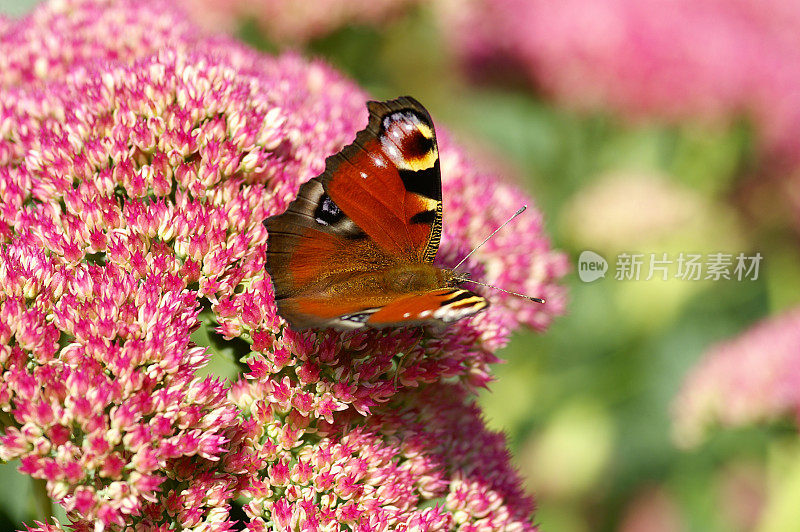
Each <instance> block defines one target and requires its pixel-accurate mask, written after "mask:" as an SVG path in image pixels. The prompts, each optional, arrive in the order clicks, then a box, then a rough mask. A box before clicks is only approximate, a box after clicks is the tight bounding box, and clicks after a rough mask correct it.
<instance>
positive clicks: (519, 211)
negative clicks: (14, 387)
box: [453, 205, 528, 297]
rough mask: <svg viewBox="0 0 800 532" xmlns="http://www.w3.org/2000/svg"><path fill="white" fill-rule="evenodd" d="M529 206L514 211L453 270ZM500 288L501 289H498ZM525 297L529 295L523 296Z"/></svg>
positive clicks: (456, 266) (457, 265)
mask: <svg viewBox="0 0 800 532" xmlns="http://www.w3.org/2000/svg"><path fill="white" fill-rule="evenodd" d="M527 208H528V206H527V205H523V206H522V208H520V210H518V211H517V212H515V213H514V215H513V216H512V217H511V218H509V219H508V220H506V221H505V222H503V224H502V225H501V226H500V227H498V228H497V229H495V230H494V231H492V234H491V235H489V236H487V237H486V238H485V239H484V240H483V242H481V243H480V244H478V245H477V246H475V247H474V248H472V251H470V252H469V253H467V256H466V257H464V258H463V259H461V262H459V263H458V264H456V265H455V267H454V268H453V270H455V269H456V268H458V267H459V266H461V265H462V264H464V261H466V260H467V259H468V258H469V256H470V255H472V254H473V253H475V252H476V251H477V250H478V249H479V248H480V247H481V246H482V245H484V244H485V243H487V242H488V241H489V239H490V238H492V237H493V236H494V235H496V234H497V232H498V231H499V230H500V229H502V228H503V227H505V226H506V225H508V223H509V222H510V221H511V220H513V219H514V218H516V217H517V216H519V215H520V214H522V213H523V212H525V209H527ZM465 280H466V279H465ZM470 282H475V281H470ZM498 290H499V289H498ZM523 297H527V296H523Z"/></svg>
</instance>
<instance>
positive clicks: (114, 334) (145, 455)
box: [0, 0, 566, 530]
mask: <svg viewBox="0 0 800 532" xmlns="http://www.w3.org/2000/svg"><path fill="white" fill-rule="evenodd" d="M185 20H186V19H185V15H184V14H183V13H182V12H181V11H180V10H178V9H177V8H175V7H174V6H173V5H172V4H171V3H168V2H162V1H160V0H145V1H142V0H138V1H137V0H59V1H53V2H50V3H45V4H43V5H41V6H40V7H38V8H37V9H36V10H35V11H34V12H33V13H32V14H31V15H30V16H28V17H27V18H24V19H21V20H19V21H17V22H14V23H11V24H9V25H7V26H6V27H5V28H4V29H3V31H2V33H1V34H0V58H2V59H0V60H2V61H5V63H4V65H3V68H1V69H0V71H2V74H0V77H2V80H3V81H2V83H0V318H1V319H0V366H1V368H2V373H0V408H2V409H3V411H4V412H6V413H7V414H8V416H7V421H6V423H4V426H3V431H2V434H0V458H2V459H3V460H10V459H19V460H20V461H21V464H22V466H21V469H22V471H23V472H25V473H26V474H29V475H31V476H33V477H35V478H41V479H45V480H46V481H47V489H48V493H49V495H50V496H51V497H52V498H53V499H54V500H55V501H57V502H58V503H59V504H61V505H63V506H64V507H65V508H66V509H67V510H68V512H69V515H70V518H71V520H72V526H73V527H75V529H77V530H93V529H94V528H95V526H96V525H95V523H101V524H102V526H105V527H106V528H107V529H112V530H116V529H122V528H125V527H129V526H132V524H133V523H136V527H138V528H136V529H141V530H167V529H175V528H181V529H184V528H197V529H203V530H230V529H231V527H232V526H233V525H234V522H233V519H232V518H231V515H230V511H231V508H232V505H233V504H234V503H233V501H235V500H236V499H237V498H239V497H240V496H245V497H247V498H248V500H249V502H248V504H247V505H246V506H245V512H246V514H247V516H248V518H249V519H250V521H249V523H248V526H249V527H250V529H251V530H262V529H280V530H288V529H290V528H291V529H297V528H302V529H308V530H312V529H318V528H330V527H333V528H334V529H338V527H339V526H340V525H344V524H347V525H350V526H352V527H353V528H356V529H358V530H386V529H390V528H396V527H398V526H401V525H404V526H407V527H409V528H411V527H415V528H419V529H422V530H433V529H437V528H438V529H443V528H448V529H449V528H453V527H455V526H461V527H463V529H465V530H478V529H487V528H502V527H505V528H508V529H509V530H512V529H518V530H523V529H531V528H532V525H531V524H530V516H531V511H532V502H531V500H530V499H529V498H528V497H527V496H526V495H525V494H524V493H523V492H522V491H521V489H520V488H519V485H518V484H519V483H518V478H517V475H516V473H515V472H514V471H513V470H512V469H511V468H510V466H509V464H508V456H507V453H506V451H505V446H504V444H503V441H502V437H500V436H498V435H496V434H493V433H491V432H489V431H487V430H486V428H485V427H484V425H483V423H482V422H481V420H480V414H479V412H478V411H477V409H476V408H475V407H474V405H472V399H471V397H470V390H471V389H472V388H474V387H477V386H483V385H485V384H486V383H487V382H488V380H489V379H490V375H489V370H488V364H489V363H490V362H493V361H494V360H495V357H494V355H493V354H492V351H493V349H494V348H495V347H497V346H498V345H501V344H502V343H503V342H505V341H506V339H507V337H508V334H509V332H510V330H512V329H513V328H515V327H517V326H518V325H519V324H521V323H526V324H530V325H533V326H535V327H539V328H543V327H545V326H546V325H547V324H548V323H549V321H550V320H551V319H552V317H553V316H554V315H556V314H558V313H560V312H561V311H562V310H563V299H564V298H563V292H562V289H561V288H560V287H558V286H557V285H556V284H555V282H556V281H557V279H558V277H560V276H561V275H562V274H563V273H564V271H565V269H566V262H565V259H564V257H563V256H562V255H561V254H559V253H555V252H553V251H552V250H551V249H550V247H549V244H548V241H547V239H546V237H545V236H544V235H543V233H542V228H541V219H540V216H539V215H538V214H535V215H533V216H530V217H529V218H528V219H527V220H523V221H522V222H521V223H520V224H519V225H518V226H517V227H515V228H514V230H513V232H508V233H506V234H505V235H504V236H501V237H500V238H499V239H498V240H496V241H495V242H494V243H493V244H492V245H490V246H487V247H486V248H484V249H482V250H481V251H480V252H478V253H476V254H475V255H473V257H472V258H471V263H470V264H471V266H472V271H473V273H474V276H475V278H476V279H479V280H488V281H494V282H496V283H497V284H499V285H501V286H506V287H508V288H512V289H517V290H527V291H529V292H532V293H534V294H536V295H542V296H545V297H548V298H549V299H550V300H551V302H550V303H548V304H547V305H545V306H535V305H533V304H530V306H529V307H523V306H522V303H521V302H520V301H516V300H512V299H510V298H506V297H497V298H495V297H494V296H493V295H492V296H490V297H491V298H492V300H493V303H494V305H493V306H492V307H491V308H490V309H489V311H487V312H486V313H484V314H483V315H482V316H481V317H480V318H479V319H474V320H471V321H470V320H462V321H461V322H458V323H457V324H456V325H454V326H452V327H450V328H448V329H447V330H446V331H444V332H441V331H433V330H422V329H419V328H414V329H395V330H386V331H367V332H357V333H347V334H339V333H335V332H332V331H319V332H305V333H302V334H300V333H297V332H295V331H292V330H290V329H288V328H287V327H286V325H285V323H284V322H283V321H282V319H281V318H280V317H279V316H278V315H277V314H276V309H275V305H274V301H273V294H272V289H271V285H270V282H269V279H268V277H267V275H266V273H265V271H264V261H265V247H266V241H267V234H266V229H265V228H264V226H263V224H262V221H263V220H264V218H265V217H267V216H269V215H272V214H276V213H279V212H282V210H283V209H284V208H285V207H286V205H287V204H288V202H289V201H291V199H293V197H294V194H295V193H296V191H297V189H298V187H299V186H300V184H301V183H302V182H304V181H305V180H307V179H308V178H310V177H312V176H314V175H316V174H318V173H319V172H320V171H321V170H322V168H323V167H324V160H325V157H326V156H327V155H330V154H331V153H333V152H335V151H336V150H338V149H339V148H340V147H341V146H342V145H344V144H345V143H347V142H349V141H351V139H352V138H353V136H354V135H355V132H356V131H357V130H359V129H360V128H362V127H363V126H364V124H365V123H366V118H367V117H366V109H365V105H364V102H365V99H366V95H365V94H364V93H363V92H361V91H360V90H359V89H357V88H356V87H354V86H353V85H352V84H351V83H350V82H348V81H346V80H344V79H343V78H342V77H341V76H340V75H339V74H337V73H336V72H334V71H333V70H332V69H330V68H328V67H327V66H325V65H322V64H319V63H308V62H306V61H304V60H302V59H300V58H298V57H297V56H294V55H286V56H282V57H279V58H272V57H265V56H262V55H259V54H257V53H255V52H253V51H250V50H248V49H246V48H244V47H242V46H240V45H238V44H236V43H235V42H233V41H229V40H227V39H225V38H219V37H209V36H206V35H205V34H204V33H203V32H202V31H201V30H199V29H197V28H195V27H193V26H191V25H190V24H188V23H186V21H185ZM110 21H116V22H115V23H116V24H119V23H120V21H124V24H123V25H122V26H113V27H115V28H117V29H118V31H113V32H110V31H109V24H110V23H111V22H110ZM151 28H159V30H158V31H157V32H156V33H155V34H154V35H155V37H153V36H151V34H150V33H149V30H150V29H151ZM30 61H33V62H34V63H38V64H39V65H41V66H38V67H37V66H36V65H33V66H32V65H31V64H30ZM442 137H443V138H442V142H441V146H440V152H441V154H442V167H443V173H444V175H443V179H444V195H445V209H446V211H447V215H446V220H445V228H446V229H445V230H446V232H445V235H444V238H443V242H442V246H441V248H442V249H441V256H440V260H441V261H443V262H445V263H449V264H452V261H454V260H456V259H457V258H458V257H461V256H463V255H464V254H465V253H466V250H468V249H469V248H470V247H471V246H473V245H474V244H475V243H477V242H478V241H480V240H481V239H482V238H483V236H484V235H486V234H487V233H488V232H489V231H490V230H491V229H493V226H494V225H495V224H496V223H497V221H498V220H499V219H500V218H502V217H503V216H505V215H506V214H507V213H508V212H512V211H513V210H515V208H516V206H517V205H518V204H519V203H522V202H525V201H526V200H525V198H524V196H523V195H522V194H521V193H520V192H519V191H518V190H516V189H514V188H513V187H511V186H508V185H506V184H503V183H501V182H499V181H497V180H496V179H495V178H492V177H490V176H487V175H486V174H483V173H480V172H478V171H476V170H475V169H474V168H473V167H472V166H471V165H470V164H469V163H468V162H467V159H466V157H465V155H464V154H463V153H462V152H461V150H460V149H459V148H458V147H456V146H455V145H453V144H452V143H451V142H450V141H449V140H448V139H447V136H446V135H443V136H442ZM487 189H488V190H490V191H491V192H490V193H486V191H487ZM470 191H473V192H470ZM478 191H479V192H480V193H478ZM461 194H463V196H461ZM471 201H472V203H470V202H471ZM493 208H496V209H497V210H493ZM209 323H210V325H209ZM198 327H213V328H214V332H215V333H216V334H217V335H219V336H220V337H221V338H222V339H223V340H222V341H228V342H229V345H230V346H232V348H233V349H234V350H237V353H238V355H239V356H241V357H242V358H243V360H244V361H245V362H246V365H247V368H248V370H247V371H246V372H245V373H244V374H243V375H241V376H240V377H239V379H238V380H236V381H235V382H233V383H226V382H222V381H219V380H216V379H213V378H199V377H197V371H198V370H199V369H201V368H202V367H203V366H204V365H205V364H206V363H207V361H208V358H209V356H210V355H211V354H213V353H212V350H211V349H208V348H203V347H198V346H196V345H195V343H194V342H193V339H192V333H193V332H194V331H195V330H196V329H197V328H198ZM212 334H213V333H212ZM445 379H446V380H447V381H448V382H449V383H450V384H444V383H443V380H445ZM443 397H444V398H445V399H444V400H443V399H442V398H443ZM433 503H435V504H433ZM52 527H57V525H52ZM39 529H40V530H48V529H53V528H51V525H41V526H40V527H39Z"/></svg>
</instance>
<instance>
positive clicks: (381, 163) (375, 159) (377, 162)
mask: <svg viewBox="0 0 800 532" xmlns="http://www.w3.org/2000/svg"><path fill="white" fill-rule="evenodd" d="M372 162H373V163H374V164H375V166H377V167H379V168H382V167H384V166H386V161H384V160H383V157H380V156H378V155H373V156H372Z"/></svg>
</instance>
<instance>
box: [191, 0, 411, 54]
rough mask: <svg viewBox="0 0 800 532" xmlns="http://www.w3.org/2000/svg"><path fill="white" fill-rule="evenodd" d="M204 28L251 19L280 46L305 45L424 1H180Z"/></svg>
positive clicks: (380, 20) (379, 20)
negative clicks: (347, 26)
mask: <svg viewBox="0 0 800 532" xmlns="http://www.w3.org/2000/svg"><path fill="white" fill-rule="evenodd" d="M180 2H181V3H182V4H183V6H185V8H186V10H187V12H188V13H190V15H191V17H192V18H193V19H195V20H196V21H197V22H199V23H200V24H201V25H203V26H206V27H209V28H214V29H219V28H223V29H227V30H229V31H230V30H232V29H235V27H236V26H237V25H238V24H241V23H242V22H244V21H246V20H248V19H252V20H255V21H256V23H257V24H258V26H259V27H260V28H261V29H263V30H264V31H265V32H266V33H267V34H268V35H269V36H270V38H271V39H273V40H274V41H275V42H276V43H279V44H292V43H303V42H307V41H310V40H312V39H315V38H319V37H323V36H325V35H326V34H328V33H331V32H333V31H336V30H337V29H339V28H341V27H343V26H346V25H353V24H367V25H378V24H381V23H384V22H385V21H386V20H387V19H390V18H391V17H392V16H394V15H396V14H398V13H399V12H401V11H405V10H407V9H409V8H410V7H411V6H413V5H414V4H418V3H420V2H421V0H317V1H315V2H295V1H292V0H180Z"/></svg>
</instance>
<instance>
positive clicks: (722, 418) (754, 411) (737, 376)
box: [674, 308, 800, 445]
mask: <svg viewBox="0 0 800 532" xmlns="http://www.w3.org/2000/svg"><path fill="white" fill-rule="evenodd" d="M798 382H800V309H797V308H795V309H792V310H790V311H788V312H785V313H784V314H782V315H779V316H776V317H774V318H769V319H767V320H765V321H763V322H761V323H759V324H757V325H755V326H754V327H752V328H751V329H750V330H748V331H746V332H745V333H744V334H742V335H740V336H738V337H736V338H733V339H731V340H727V341H724V342H721V343H719V344H718V345H716V346H714V347H712V348H711V349H710V350H709V351H708V353H706V355H705V356H704V358H703V360H702V361H701V362H700V364H698V365H697V367H695V368H694V369H693V370H692V372H691V373H690V374H689V376H688V378H687V379H686V382H685V383H684V386H683V390H682V391H681V393H680V395H679V396H678V398H677V400H676V403H675V405H674V418H675V419H674V423H675V436H676V439H677V440H678V442H679V443H681V444H683V445H694V444H697V443H698V442H699V441H700V440H701V439H702V438H703V437H704V436H705V433H706V432H707V430H708V428H709V425H712V424H718V425H722V426H725V427H736V426H742V425H745V424H748V423H757V422H763V421H768V420H770V419H774V418H777V417H779V416H785V415H797V413H798V410H799V409H800V387H798Z"/></svg>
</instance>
